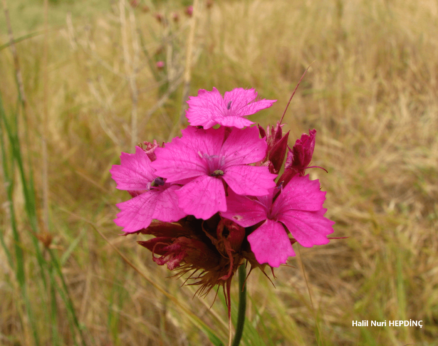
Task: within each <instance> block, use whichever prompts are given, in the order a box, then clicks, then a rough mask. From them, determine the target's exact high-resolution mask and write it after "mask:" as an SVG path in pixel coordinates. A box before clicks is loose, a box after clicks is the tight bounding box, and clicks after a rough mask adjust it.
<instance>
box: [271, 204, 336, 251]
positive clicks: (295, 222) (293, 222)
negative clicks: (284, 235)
mask: <svg viewBox="0 0 438 346" xmlns="http://www.w3.org/2000/svg"><path fill="white" fill-rule="evenodd" d="M321 210H324V209H321ZM324 213H325V211H323V212H321V211H320V210H319V211H315V212H307V211H298V210H289V211H287V213H284V214H282V215H281V216H280V217H279V218H278V220H279V221H281V222H282V223H283V224H284V225H285V226H286V227H287V229H288V230H289V232H290V233H292V235H293V237H294V238H295V239H296V240H297V241H298V242H299V243H300V244H301V245H302V246H304V247H312V246H313V245H324V244H328V243H329V241H330V240H329V239H328V238H327V235H329V234H331V233H333V227H332V226H333V225H334V224H335V223H334V222H333V221H331V220H329V219H327V218H325V217H324V216H322V215H323V214H324Z"/></svg>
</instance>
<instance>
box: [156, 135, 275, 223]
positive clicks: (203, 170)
mask: <svg viewBox="0 0 438 346" xmlns="http://www.w3.org/2000/svg"><path fill="white" fill-rule="evenodd" d="M182 134H183V136H182V138H174V139H173V141H172V142H171V143H166V144H165V147H164V148H157V150H156V153H157V160H156V161H154V162H153V163H152V167H154V168H155V169H156V170H157V171H156V174H158V175H159V176H160V177H163V178H166V179H167V182H170V183H178V182H184V183H185V185H184V186H183V187H182V188H181V189H179V190H178V191H176V194H177V195H178V197H179V206H180V208H181V209H183V210H184V212H185V213H187V214H190V215H194V216H195V217H196V218H198V219H204V220H206V219H208V218H210V217H211V216H213V215H214V214H215V213H217V212H218V211H226V210H227V202H226V198H225V188H224V182H226V183H227V184H228V186H229V187H230V188H231V190H233V191H234V192H235V193H236V194H239V195H250V196H263V195H266V194H267V193H268V190H269V189H270V188H273V187H274V186H275V182H274V180H273V179H274V178H275V177H276V176H275V175H274V174H271V173H269V170H268V167H265V166H249V165H248V164H250V163H254V162H258V161H260V160H262V159H263V158H264V157H265V153H266V142H265V141H264V140H263V139H260V138H259V135H258V130H257V128H256V127H253V128H247V129H244V130H239V129H233V130H231V132H229V133H228V132H226V131H225V128H224V127H221V128H219V129H217V130H215V129H209V130H203V129H197V128H194V127H188V128H186V129H185V130H183V131H182ZM226 134H228V136H226Z"/></svg>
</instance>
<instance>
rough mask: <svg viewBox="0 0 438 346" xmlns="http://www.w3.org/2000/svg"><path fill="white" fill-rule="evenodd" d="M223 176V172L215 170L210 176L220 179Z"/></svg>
mask: <svg viewBox="0 0 438 346" xmlns="http://www.w3.org/2000/svg"><path fill="white" fill-rule="evenodd" d="M223 175H224V171H222V170H220V169H217V170H215V171H213V173H212V174H211V176H212V177H220V176H223Z"/></svg>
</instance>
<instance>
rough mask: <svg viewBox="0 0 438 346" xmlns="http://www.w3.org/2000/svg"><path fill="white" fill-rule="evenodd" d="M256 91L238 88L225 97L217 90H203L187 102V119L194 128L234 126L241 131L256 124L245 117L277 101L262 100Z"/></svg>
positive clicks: (227, 93)
mask: <svg viewBox="0 0 438 346" xmlns="http://www.w3.org/2000/svg"><path fill="white" fill-rule="evenodd" d="M256 97H257V92H256V91H255V90H254V89H249V90H245V89H242V88H237V89H234V90H232V91H228V92H226V93H225V95H224V97H223V98H222V95H221V94H220V93H219V91H218V90H217V89H216V88H213V91H207V90H204V89H201V90H199V91H198V96H192V97H190V98H189V100H188V101H187V103H188V105H189V109H188V110H187V112H186V117H187V119H188V120H189V123H190V124H191V125H192V126H203V127H204V129H209V128H211V127H213V126H214V125H217V124H220V125H223V126H233V127H237V128H239V129H241V128H244V127H245V126H249V125H251V124H254V123H253V122H252V121H250V120H248V119H245V118H244V117H246V116H248V115H251V114H254V113H256V112H258V111H260V110H262V109H265V108H269V107H271V106H272V104H273V103H274V102H276V100H260V101H255V102H253V101H254V100H255V99H256Z"/></svg>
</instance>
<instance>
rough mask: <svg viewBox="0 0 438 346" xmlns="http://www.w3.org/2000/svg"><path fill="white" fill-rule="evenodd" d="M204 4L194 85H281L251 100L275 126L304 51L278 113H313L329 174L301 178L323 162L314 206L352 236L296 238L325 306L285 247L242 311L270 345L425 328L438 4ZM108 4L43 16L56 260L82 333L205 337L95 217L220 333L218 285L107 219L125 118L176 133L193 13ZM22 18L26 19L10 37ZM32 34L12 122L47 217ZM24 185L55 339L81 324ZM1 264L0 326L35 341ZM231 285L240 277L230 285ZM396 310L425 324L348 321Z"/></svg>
mask: <svg viewBox="0 0 438 346" xmlns="http://www.w3.org/2000/svg"><path fill="white" fill-rule="evenodd" d="M9 2H10V1H9ZM200 3H201V5H203V4H204V2H203V1H200ZM41 7H42V4H41ZM200 7H201V12H200V13H199V24H197V25H198V26H197V34H196V38H195V45H194V57H193V63H194V65H193V71H192V77H191V91H190V94H191V95H194V94H196V92H197V90H198V89H200V88H203V89H210V90H211V88H212V87H213V86H216V87H217V88H218V89H219V90H221V91H222V92H223V91H226V90H230V89H232V88H235V87H255V88H256V89H257V91H258V92H259V94H260V95H261V96H262V97H263V98H268V99H269V98H274V99H278V100H279V101H278V102H277V103H276V104H275V105H274V107H272V108H270V109H269V110H266V111H263V112H261V113H260V114H258V115H256V116H253V120H255V121H258V122H260V123H261V124H263V125H267V124H269V123H274V122H275V121H277V120H278V119H279V118H280V116H281V114H282V111H283V109H284V107H285V105H286V102H287V100H288V96H289V95H290V93H291V91H292V90H293V88H294V87H295V84H296V82H297V81H298V80H299V78H300V76H301V74H302V72H303V70H304V69H305V68H306V67H307V66H308V65H309V64H312V65H311V68H310V71H309V73H308V74H307V76H306V78H305V80H304V82H303V83H302V85H301V87H300V89H299V92H298V93H297V95H296V96H295V98H294V100H293V102H292V104H291V107H290V109H289V111H288V114H286V118H285V122H286V123H287V129H288V130H289V129H290V130H291V136H290V138H291V143H290V144H292V143H293V141H294V140H295V139H296V138H298V136H299V135H300V134H301V133H302V132H305V131H307V130H308V129H309V128H316V129H317V131H318V135H317V146H316V151H315V156H314V161H313V163H314V164H315V165H319V166H323V167H325V168H327V169H328V171H329V174H325V173H324V172H323V171H322V170H314V171H313V172H312V173H311V177H312V178H313V179H316V178H318V179H320V181H321V184H322V186H323V189H325V190H327V191H328V193H327V200H326V203H325V206H326V207H327V208H328V216H329V217H330V218H331V219H333V220H334V221H336V225H335V230H336V231H335V234H334V236H339V237H340V236H348V237H349V238H348V239H346V240H334V241H332V242H331V244H330V245H328V246H323V247H315V248H311V249H305V248H301V249H300V253H301V257H302V261H303V263H304V266H305V269H306V273H307V276H308V279H309V286H310V290H311V292H312V297H313V301H314V304H315V307H316V309H317V318H316V317H315V314H314V313H313V310H312V308H311V304H310V300H309V292H308V287H306V285H305V281H304V278H303V277H302V274H301V272H300V269H299V268H300V267H299V264H298V262H297V261H296V260H295V259H293V260H290V261H289V263H290V264H291V265H293V266H294V267H295V268H290V267H283V268H280V269H279V270H278V271H277V273H276V274H277V279H276V280H275V284H276V286H277V288H276V289H274V288H273V287H272V286H271V285H270V283H269V282H268V281H267V280H266V279H265V278H264V277H263V275H261V274H260V273H254V274H253V275H252V276H251V278H250V279H249V281H248V290H249V295H250V302H249V312H248V316H249V321H248V322H247V323H248V324H249V325H251V326H252V327H254V328H255V330H256V331H257V333H258V335H259V336H260V340H263V342H264V343H265V344H266V345H300V346H301V345H314V344H315V345H316V344H320V345H337V346H338V345H397V346H399V345H401V344H406V343H413V344H415V345H436V340H438V327H437V325H438V269H437V268H438V255H437V253H438V237H437V233H436V232H437V229H438V227H437V226H438V202H437V201H438V172H437V168H438V136H437V132H438V97H437V96H438V95H437V84H438V60H437V59H436V56H438V36H437V35H436V33H437V32H438V18H437V13H438V7H437V3H436V2H435V1H432V0H423V1H419V2H416V3H413V2H411V1H407V0H392V1H389V0H387V1H383V0H382V1H380V0H373V1H359V0H352V1H348V2H347V1H343V0H333V1H324V2H323V1H320V2H315V1H302V2H299V3H296V2H294V3H291V2H290V1H286V0H284V1H281V0H276V1H267V0H265V1H261V0H260V1H249V0H248V1H244V2H238V1H223V2H222V1H221V2H220V4H217V3H216V4H215V6H213V8H212V9H211V10H210V11H207V10H206V9H205V7H204V6H200ZM65 8H66V7H61V8H57V7H56V6H55V7H54V6H50V9H49V11H50V12H49V16H50V13H56V18H59V17H60V16H61V14H60V12H62V11H64V9H65ZM119 9H120V7H119V5H118V4H117V5H116V6H114V7H113V9H112V10H111V11H108V12H103V11H100V12H98V13H96V14H94V16H93V19H92V20H87V21H85V20H79V19H76V17H75V16H67V15H66V16H65V18H66V21H65V23H66V24H65V25H63V26H61V27H56V28H54V29H52V30H51V31H50V32H49V34H48V35H49V36H48V44H49V47H48V79H47V82H48V95H49V97H48V101H47V102H48V123H47V129H46V130H47V146H48V154H49V155H48V165H49V189H50V215H49V216H50V218H49V219H50V223H49V227H48V228H49V229H48V230H47V231H50V233H51V234H52V235H53V242H52V245H51V247H52V249H53V251H54V252H55V254H56V255H57V256H58V258H60V259H61V264H62V272H63V274H64V276H65V278H66V282H67V285H68V288H69V291H70V294H71V296H72V298H73V302H74V307H75V310H76V313H77V315H78V319H79V321H80V323H81V325H82V326H83V328H84V331H85V340H86V342H87V344H90V345H93V344H95V345H121V344H125V345H205V344H208V343H209V341H208V339H207V337H206V336H205V335H204V334H203V333H202V332H200V329H199V325H197V324H196V323H194V322H193V320H191V319H190V318H189V315H188V314H187V313H185V312H184V310H181V308H179V307H177V306H175V305H174V303H172V302H171V300H169V299H168V298H166V297H165V296H164V295H163V294H162V293H160V291H158V290H157V289H156V288H154V287H153V286H152V285H151V284H150V283H148V282H147V281H145V280H144V279H143V278H142V277H141V276H139V275H138V274H137V273H136V272H134V271H133V270H132V269H131V268H130V267H128V266H127V265H126V264H125V263H124V262H123V261H122V260H121V258H120V257H119V256H118V255H117V254H116V253H115V252H114V251H113V250H112V248H111V247H110V246H109V245H108V244H107V243H106V242H105V241H104V240H103V239H102V238H101V237H100V236H99V235H98V234H97V233H96V232H95V231H94V230H93V228H92V227H90V223H91V224H93V225H94V226H95V227H97V228H98V229H99V230H100V231H101V232H103V233H104V234H105V235H106V236H107V237H109V238H110V239H111V242H112V243H114V244H116V245H117V247H118V248H119V249H120V250H121V251H122V252H123V253H124V254H126V255H127V256H128V257H129V258H130V260H131V261H132V262H133V263H135V264H136V265H137V266H138V267H139V268H140V269H141V270H142V271H143V273H145V275H146V276H147V277H149V278H151V279H152V280H154V281H155V282H156V283H157V284H158V285H160V286H161V287H163V288H164V289H166V290H167V291H168V292H169V293H170V294H171V295H173V296H174V297H176V298H177V299H178V300H179V301H180V302H182V304H184V305H185V306H187V307H189V309H190V310H191V311H192V312H193V313H195V315H197V316H198V317H201V319H202V320H203V321H205V322H206V324H207V325H209V326H210V327H211V328H212V329H213V330H214V331H215V332H216V334H217V335H218V336H219V337H221V338H222V340H226V335H227V324H226V313H225V310H224V307H223V305H221V303H220V301H217V302H216V303H215V305H214V306H213V308H212V309H211V310H209V309H208V307H209V304H210V302H211V300H212V297H213V295H211V296H209V297H208V298H207V299H206V300H202V299H198V298H193V299H192V295H193V292H194V290H195V289H194V288H193V287H185V288H182V289H181V288H180V287H179V286H180V285H181V283H182V281H178V280H176V279H168V278H166V277H167V276H168V275H169V272H168V271H167V270H166V269H165V268H162V267H158V266H157V265H155V263H153V262H152V260H151V257H150V253H148V252H146V251H143V250H142V249H141V248H140V247H138V246H137V245H136V243H135V240H136V239H135V236H132V237H119V234H120V230H119V229H118V228H117V226H115V225H114V223H113V222H112V220H113V219H114V217H115V214H116V212H117V209H116V208H115V206H114V205H115V204H116V203H117V202H119V201H122V200H126V199H127V198H128V196H127V195H126V194H125V193H123V192H121V191H117V190H116V189H115V184H114V182H113V181H112V180H111V179H110V176H109V172H108V170H109V168H110V167H111V165H112V164H115V163H118V160H119V155H120V152H121V151H125V152H129V151H132V143H131V141H132V136H131V135H132V133H138V138H139V140H148V141H151V140H152V139H157V140H159V141H167V140H168V136H169V133H171V132H172V130H175V129H176V131H175V133H178V131H177V130H178V126H179V114H180V111H181V102H180V99H181V97H182V90H183V86H182V84H181V80H182V79H181V78H182V73H183V69H184V57H185V46H186V45H185V42H186V38H187V35H188V19H187V18H185V17H184V15H183V9H182V7H180V6H179V5H177V4H174V5H172V4H171V2H170V3H169V4H168V5H167V7H160V8H158V9H157V11H158V10H159V11H160V12H161V13H163V14H167V15H169V14H170V13H171V12H172V11H179V14H180V22H179V24H175V23H173V22H171V20H170V21H169V26H167V27H163V26H162V25H160V24H159V23H158V22H157V21H156V20H155V18H154V17H153V15H152V14H151V13H143V12H142V11H141V7H138V8H136V9H132V8H131V7H129V6H127V7H126V17H125V22H124V24H123V25H122V26H121V21H120V18H121V17H120V12H119ZM41 13H42V12H41ZM62 13H63V14H64V15H65V12H62ZM13 18H18V17H13ZM169 18H170V16H169ZM16 20H18V19H16ZM122 23H123V21H122ZM57 24H58V23H57ZM22 26H24V25H23V24H17V27H22ZM177 26H178V27H179V29H178V28H177ZM25 33H26V32H25V31H24V29H23V30H21V31H18V32H16V36H17V35H18V36H19V35H20V34H25ZM122 33H123V34H122ZM140 33H141V34H140ZM1 35H2V36H1V42H6V41H7V35H6V32H2V33H1ZM142 37H143V42H142V39H141V38H142ZM43 47H44V35H42V36H41V35H40V36H37V37H34V38H32V39H28V40H25V41H23V42H20V43H19V44H18V45H17V49H18V55H19V58H20V63H21V67H22V74H23V80H24V89H25V90H26V95H27V98H28V104H29V106H28V107H29V112H28V117H27V118H26V119H25V118H23V117H21V118H20V119H19V122H20V124H21V128H20V136H21V137H20V138H21V145H22V150H23V151H24V153H25V157H26V158H29V162H30V163H31V164H32V167H33V170H34V171H33V174H34V179H35V186H36V191H37V209H38V211H39V214H40V217H39V219H40V221H41V222H40V224H41V227H44V226H43V223H42V218H43V215H42V208H43V201H42V200H43V190H42V184H43V181H42V162H41V160H42V154H41V144H40V143H41V133H42V132H41V131H42V127H41V126H40V124H41V121H42V119H43V116H42V114H43V112H44V107H45V106H44V88H43V85H44V83H43V77H44V76H43V71H44V66H43V59H42V56H43ZM144 49H146V50H147V52H148V54H149V55H150V57H151V59H152V60H154V59H155V60H157V59H160V60H163V61H165V62H166V69H165V70H163V71H158V70H155V69H154V67H153V64H152V65H150V64H148V60H147V57H146V55H145V54H144ZM157 52H158V53H157ZM0 76H1V77H0V78H1V84H0V93H1V96H2V99H3V103H4V106H5V109H6V111H7V112H8V111H9V112H11V111H12V110H13V109H15V107H16V104H17V102H16V100H17V88H16V87H15V83H14V68H13V61H12V56H11V54H10V51H9V50H8V49H3V50H1V51H0ZM134 96H136V97H134ZM157 103H158V104H157ZM151 109H152V111H153V112H151V111H150V110H151ZM134 113H135V114H136V116H137V118H136V119H137V120H136V121H133V120H132V115H133V114H134ZM26 129H27V130H26ZM29 162H28V161H26V164H27V166H26V167H27V171H28V172H29V168H30V166H29ZM14 174H15V176H17V177H18V172H15V173H14ZM22 188H23V187H22V184H20V183H19V180H18V178H17V181H16V184H15V186H14V206H15V208H16V212H17V219H18V225H17V227H18V230H19V232H20V234H21V243H20V244H19V246H20V248H21V249H22V250H23V251H24V266H25V272H26V275H27V292H28V295H29V297H31V305H32V309H33V313H34V315H35V316H37V319H36V327H37V329H38V334H39V338H40V342H41V344H42V345H52V344H55V343H54V342H53V340H54V339H53V338H54V332H53V330H52V327H51V324H52V323H54V325H55V329H56V333H55V334H56V335H57V338H58V344H59V345H73V344H74V343H75V342H79V341H78V339H77V336H76V340H74V337H73V332H72V331H71V329H70V327H69V325H70V324H69V319H70V316H69V313H68V309H67V307H66V306H65V305H63V303H62V300H61V297H60V296H59V295H57V296H56V297H57V298H56V301H57V303H58V304H57V308H56V309H55V313H56V321H55V322H51V321H52V320H51V317H50V316H49V314H48V312H47V311H48V310H47V309H48V304H49V302H50V301H51V299H52V298H50V297H51V293H50V292H49V291H47V289H46V288H44V286H43V285H42V284H41V282H40V281H39V280H40V279H39V267H38V265H37V263H36V262H37V260H36V256H35V252H34V249H33V248H32V246H31V240H30V239H31V231H30V227H29V225H28V221H27V219H26V217H25V214H24V211H23V210H24V203H25V199H24V198H23V197H22ZM4 192H6V186H3V184H2V186H0V202H1V203H3V206H4V207H5V208H3V209H2V210H1V211H0V221H1V228H2V230H1V232H3V235H4V239H5V243H6V245H7V247H8V248H10V249H11V250H10V251H11V252H13V246H15V245H17V244H16V243H14V239H13V230H12V229H11V226H10V214H9V212H8V209H7V203H6V201H7V199H6V197H5V198H3V196H4V195H6V194H3V193H4ZM41 246H42V245H41ZM295 246H297V245H295ZM42 251H43V255H44V256H46V258H48V256H49V255H48V253H47V252H46V251H44V250H42ZM0 268H1V270H0V290H1V293H0V294H1V296H2V297H3V298H2V304H0V344H4V345H31V344H33V342H34V341H33V339H32V335H31V331H30V329H31V327H29V321H28V319H29V318H28V316H27V315H26V311H25V309H24V308H23V301H22V297H21V296H20V293H19V290H17V287H18V283H17V280H16V277H15V274H14V267H11V265H9V263H8V261H7V256H6V253H4V252H3V250H1V251H0ZM57 280H58V279H57ZM233 290H234V293H237V292H236V291H237V287H234V288H233ZM236 296H237V295H236ZM400 319H408V320H409V319H412V320H423V323H424V327H423V328H422V329H420V328H415V327H413V328H400V327H399V328H397V327H388V328H377V327H375V328H373V327H369V328H356V327H352V326H351V321H352V320H388V321H389V320H400ZM317 325H318V326H319V331H320V334H318V332H317V330H318V328H317ZM251 333H255V332H254V331H252V332H251ZM75 335H76V334H75ZM251 340H252V339H251ZM246 341H247V342H246V344H248V345H256V344H257V345H258V344H263V343H260V342H261V341H260V342H259V343H257V342H256V341H250V339H249V338H247V340H246Z"/></svg>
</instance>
